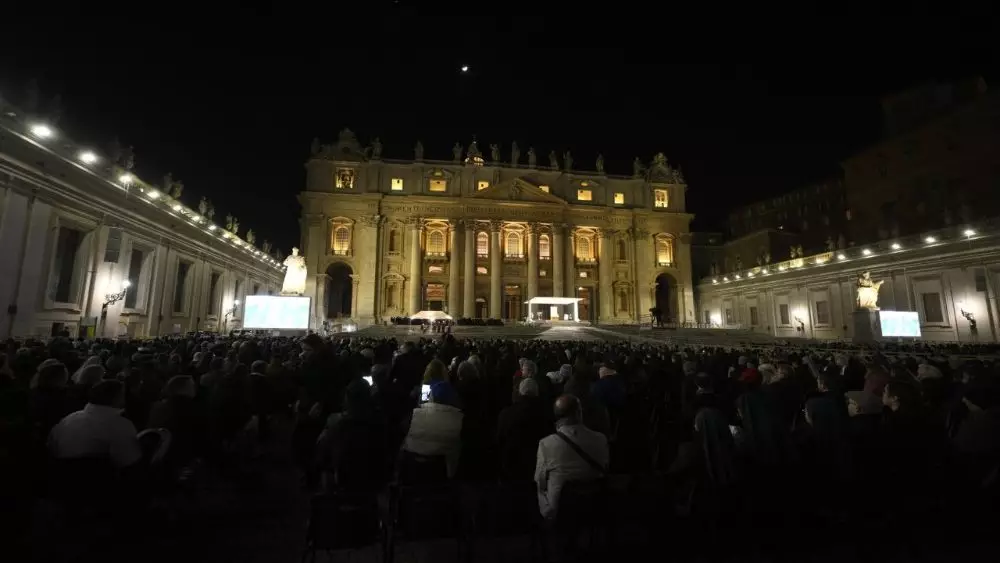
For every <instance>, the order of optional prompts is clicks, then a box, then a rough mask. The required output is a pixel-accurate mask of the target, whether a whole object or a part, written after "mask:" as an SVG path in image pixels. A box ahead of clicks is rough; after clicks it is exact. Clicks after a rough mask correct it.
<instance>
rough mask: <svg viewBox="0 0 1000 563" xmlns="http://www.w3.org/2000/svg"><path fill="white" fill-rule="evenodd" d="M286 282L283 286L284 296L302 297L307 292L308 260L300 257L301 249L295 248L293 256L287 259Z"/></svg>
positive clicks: (282, 292) (285, 263)
mask: <svg viewBox="0 0 1000 563" xmlns="http://www.w3.org/2000/svg"><path fill="white" fill-rule="evenodd" d="M283 264H284V265H285V268H286V270H285V281H284V283H282V284H281V294H282V295H302V294H303V293H305V292H306V259H305V258H304V257H302V256H299V249H298V248H293V249H292V255H291V256H289V257H288V258H286V259H285V261H284V262H283Z"/></svg>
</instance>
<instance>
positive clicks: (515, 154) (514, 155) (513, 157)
mask: <svg viewBox="0 0 1000 563" xmlns="http://www.w3.org/2000/svg"><path fill="white" fill-rule="evenodd" d="M518 160H521V149H519V148H518V147H517V141H514V142H512V143H511V144H510V164H511V166H513V167H514V168H517V161H518Z"/></svg>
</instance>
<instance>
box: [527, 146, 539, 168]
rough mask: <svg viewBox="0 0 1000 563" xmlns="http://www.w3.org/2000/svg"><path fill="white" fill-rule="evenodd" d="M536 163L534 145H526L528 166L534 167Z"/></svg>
mask: <svg viewBox="0 0 1000 563" xmlns="http://www.w3.org/2000/svg"><path fill="white" fill-rule="evenodd" d="M537 163H538V156H537V155H536V154H535V147H528V168H534V167H535V165H536V164H537Z"/></svg>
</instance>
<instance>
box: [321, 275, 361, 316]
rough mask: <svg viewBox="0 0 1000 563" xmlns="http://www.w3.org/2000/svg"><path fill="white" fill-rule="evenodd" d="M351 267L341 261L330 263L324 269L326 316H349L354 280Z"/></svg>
mask: <svg viewBox="0 0 1000 563" xmlns="http://www.w3.org/2000/svg"><path fill="white" fill-rule="evenodd" d="M352 273H354V272H353V271H352V270H351V267H350V266H348V265H347V264H344V263H343V262H337V263H335V264H330V266H329V267H327V269H326V318H328V319H335V318H337V317H350V316H351V303H353V302H354V280H352V279H351V274H352Z"/></svg>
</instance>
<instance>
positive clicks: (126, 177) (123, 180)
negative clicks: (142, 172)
mask: <svg viewBox="0 0 1000 563" xmlns="http://www.w3.org/2000/svg"><path fill="white" fill-rule="evenodd" d="M133 181H135V177H134V176H132V175H131V174H128V173H125V174H122V175H121V176H119V177H118V183H119V184H121V185H123V186H128V185H131V184H132V182H133Z"/></svg>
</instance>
